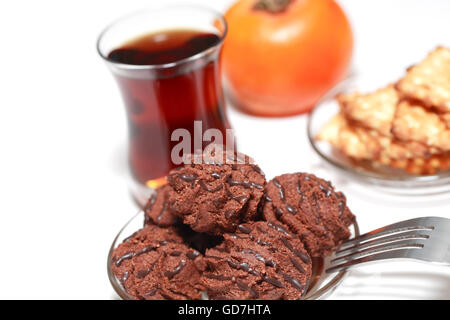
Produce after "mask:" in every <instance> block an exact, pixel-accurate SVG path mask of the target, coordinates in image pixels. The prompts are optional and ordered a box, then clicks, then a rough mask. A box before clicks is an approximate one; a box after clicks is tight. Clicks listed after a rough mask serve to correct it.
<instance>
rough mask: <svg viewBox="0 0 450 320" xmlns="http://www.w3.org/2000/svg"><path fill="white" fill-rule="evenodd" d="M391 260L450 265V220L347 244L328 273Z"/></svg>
mask: <svg viewBox="0 0 450 320" xmlns="http://www.w3.org/2000/svg"><path fill="white" fill-rule="evenodd" d="M391 259H415V260H420V261H426V262H432V263H437V264H442V265H450V219H445V218H439V217H424V218H416V219H411V220H406V221H402V222H398V223H394V224H391V225H388V226H386V227H383V228H379V229H376V230H373V231H371V232H368V233H366V234H363V235H361V236H359V237H357V238H354V239H351V240H348V241H346V242H344V243H343V244H342V245H341V246H340V248H339V249H338V250H337V251H336V252H335V253H334V255H333V256H332V257H331V260H330V266H329V267H328V268H327V269H326V272H327V273H332V272H337V271H340V270H343V269H348V268H351V267H354V266H357V265H360V264H364V263H368V262H375V261H381V260H391Z"/></svg>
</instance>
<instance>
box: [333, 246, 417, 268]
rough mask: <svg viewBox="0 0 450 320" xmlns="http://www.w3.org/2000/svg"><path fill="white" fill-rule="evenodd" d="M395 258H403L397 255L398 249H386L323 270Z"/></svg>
mask: <svg viewBox="0 0 450 320" xmlns="http://www.w3.org/2000/svg"><path fill="white" fill-rule="evenodd" d="M399 250H403V251H405V252H407V251H408V250H411V249H409V248H403V249H399ZM397 258H400V259H401V258H404V257H402V256H401V255H399V252H398V250H396V251H388V252H381V253H377V254H373V255H370V256H366V257H363V258H359V259H355V260H351V261H347V262H343V263H341V264H338V265H335V266H333V267H330V268H328V269H326V270H325V272H326V273H333V272H338V271H341V270H345V269H348V268H350V267H352V266H355V265H359V264H364V263H367V262H374V261H382V260H388V259H397Z"/></svg>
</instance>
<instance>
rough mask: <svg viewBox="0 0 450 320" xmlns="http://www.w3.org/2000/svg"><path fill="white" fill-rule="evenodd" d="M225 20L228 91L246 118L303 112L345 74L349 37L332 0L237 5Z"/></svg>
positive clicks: (253, 0)
mask: <svg viewBox="0 0 450 320" xmlns="http://www.w3.org/2000/svg"><path fill="white" fill-rule="evenodd" d="M225 18H226V20H227V22H228V26H229V32H228V36H227V38H226V40H225V43H224V48H223V53H222V63H223V70H224V73H225V77H226V83H227V92H228V93H229V94H230V97H231V99H232V102H233V103H234V104H235V105H236V106H237V107H238V108H240V109H242V110H243V111H245V112H247V113H251V114H255V115H260V116H287V115H293V114H298V113H303V112H307V111H309V110H310V109H311V108H312V107H313V106H314V104H315V103H316V102H317V101H318V100H319V99H320V97H321V96H323V95H324V94H325V93H326V92H327V91H328V90H329V89H330V88H332V87H333V86H334V85H335V84H337V82H339V81H340V80H341V79H343V77H344V76H345V75H346V72H347V70H348V66H349V63H350V60H351V56H352V51H353V35H352V30H351V26H350V23H349V21H348V20H347V17H346V16H345V14H344V12H343V11H342V9H341V8H340V6H339V5H338V4H337V3H336V2H335V1H333V0H240V1H238V2H237V3H236V4H234V5H233V6H232V7H231V8H230V9H229V10H228V11H227V13H226V14H225Z"/></svg>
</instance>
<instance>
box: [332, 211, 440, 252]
mask: <svg viewBox="0 0 450 320" xmlns="http://www.w3.org/2000/svg"><path fill="white" fill-rule="evenodd" d="M424 223H425V219H424V218H416V219H411V220H406V221H402V222H397V223H394V224H391V225H388V226H385V227H382V228H379V229H375V230H373V231H370V232H368V233H366V234H363V235H361V236H359V237H357V238H353V239H350V240H347V241H346V242H344V243H342V245H341V249H345V248H347V247H351V246H353V245H355V244H357V243H362V242H365V241H368V240H372V239H375V238H380V237H384V236H389V235H392V234H398V233H403V232H408V231H413V230H434V226H430V225H425V224H424Z"/></svg>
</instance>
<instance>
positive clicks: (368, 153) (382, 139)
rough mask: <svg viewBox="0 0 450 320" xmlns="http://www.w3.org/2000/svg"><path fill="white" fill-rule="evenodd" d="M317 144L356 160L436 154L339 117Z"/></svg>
mask: <svg viewBox="0 0 450 320" xmlns="http://www.w3.org/2000/svg"><path fill="white" fill-rule="evenodd" d="M317 139H318V140H323V141H328V142H329V143H330V144H331V145H332V146H333V147H334V148H336V149H337V150H339V151H340V152H342V153H343V154H344V155H346V156H348V157H350V158H353V159H358V160H376V161H380V160H382V159H389V160H390V159H411V158H422V157H429V156H430V155H431V154H435V153H437V152H440V150H437V149H434V148H428V147H426V146H425V145H423V144H420V143H417V142H402V141H397V140H395V139H392V138H390V137H386V136H384V135H382V134H380V133H378V132H377V131H375V130H367V129H366V128H363V127H359V126H356V125H352V124H350V123H349V122H348V121H347V120H346V118H345V117H344V116H343V115H342V114H341V113H340V114H337V115H336V116H335V117H334V118H333V119H332V120H331V121H330V122H329V123H328V124H327V125H326V126H325V127H324V128H323V129H322V131H321V132H320V133H319V135H318V136H317Z"/></svg>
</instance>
